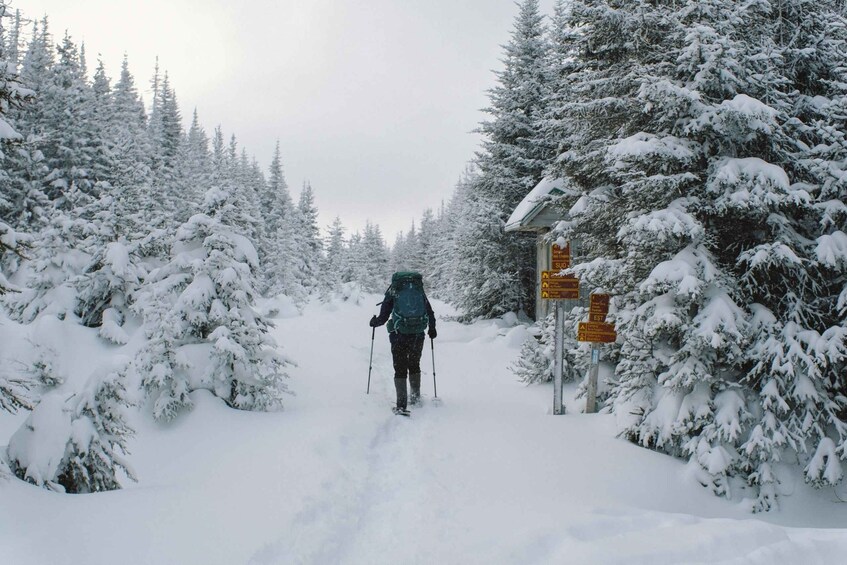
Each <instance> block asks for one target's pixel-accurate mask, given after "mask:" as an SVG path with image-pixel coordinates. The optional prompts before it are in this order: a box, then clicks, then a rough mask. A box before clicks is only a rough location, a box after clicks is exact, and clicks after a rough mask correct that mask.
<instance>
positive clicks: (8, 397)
mask: <svg viewBox="0 0 847 565" xmlns="http://www.w3.org/2000/svg"><path fill="white" fill-rule="evenodd" d="M2 7H3V5H2V4H0V9H2ZM29 241H30V238H29V236H27V235H25V234H21V233H18V232H15V231H14V230H13V229H12V228H11V227H10V226H9V225H7V224H4V223H3V222H0V259H2V258H4V257H5V256H6V255H15V256H18V257H20V255H21V254H22V253H24V252H25V251H26V250H27V249H28V245H29ZM5 262H6V261H5V260H4V261H3V263H5ZM15 292H18V290H17V289H15V288H13V287H12V285H10V284H9V282H8V281H7V280H6V277H5V276H4V275H3V272H2V271H0V296H3V295H5V294H7V293H15ZM4 369H5V368H4ZM32 385H33V383H32V381H30V380H28V379H22V378H19V377H16V376H12V375H7V374H5V371H4V370H3V369H0V410H4V411H6V412H16V411H17V410H18V408H27V409H29V408H31V407H32V406H31V403H30V399H29V395H28V393H29V390H30V389H31V388H32Z"/></svg>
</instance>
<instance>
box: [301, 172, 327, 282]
mask: <svg viewBox="0 0 847 565" xmlns="http://www.w3.org/2000/svg"><path fill="white" fill-rule="evenodd" d="M297 210H298V212H299V215H298V219H299V225H298V252H299V255H300V257H301V258H302V263H301V269H302V270H300V272H299V273H297V274H296V276H297V277H298V279H299V281H300V284H301V285H302V286H303V288H305V289H306V292H312V291H313V290H315V289H318V288H321V286H322V281H321V271H320V268H321V263H323V240H322V239H321V229H320V227H319V226H318V208H317V206H316V204H315V193H314V191H313V190H312V185H311V183H309V182H308V181H307V182H304V183H303V189H302V190H301V191H300V199H299V200H298V201H297Z"/></svg>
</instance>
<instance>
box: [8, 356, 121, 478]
mask: <svg viewBox="0 0 847 565" xmlns="http://www.w3.org/2000/svg"><path fill="white" fill-rule="evenodd" d="M128 361H129V360H128V359H118V360H116V361H115V364H114V366H111V367H107V368H105V369H100V370H98V371H96V372H95V373H94V374H93V375H92V376H91V377H90V378H89V379H88V381H87V382H86V385H85V388H84V389H83V390H82V391H80V392H79V393H77V394H73V395H71V396H70V397H68V396H67V393H66V391H63V390H61V389H58V390H56V391H53V392H51V393H49V394H47V395H45V396H44V398H43V399H42V400H41V402H39V404H38V406H36V407H35V408H34V409H33V411H32V413H31V414H30V415H29V416H28V417H27V419H26V421H25V422H24V424H23V425H22V426H21V427H20V429H18V431H17V432H15V434H14V435H12V437H11V439H10V440H9V447H8V456H9V461H10V462H11V468H12V471H14V473H15V475H17V476H18V478H20V479H22V480H25V481H28V482H31V483H33V484H35V485H38V486H42V487H45V488H49V489H52V490H56V491H60V492H68V493H90V492H102V491H108V490H115V489H119V488H121V485H120V482H119V479H118V473H119V471H122V472H123V473H125V474H126V475H127V476H128V477H129V478H130V479H132V480H136V479H135V474H134V472H133V470H132V467H131V466H130V465H129V463H128V462H127V460H126V459H125V458H124V456H125V455H126V453H127V445H126V442H127V439H128V438H129V437H131V436H132V435H133V433H134V431H133V430H132V428H131V427H130V426H129V424H128V423H127V421H126V409H127V407H129V406H130V402H129V400H128V398H127V392H126V389H125V388H124V382H125V381H126V371H127V370H128V367H129V363H128Z"/></svg>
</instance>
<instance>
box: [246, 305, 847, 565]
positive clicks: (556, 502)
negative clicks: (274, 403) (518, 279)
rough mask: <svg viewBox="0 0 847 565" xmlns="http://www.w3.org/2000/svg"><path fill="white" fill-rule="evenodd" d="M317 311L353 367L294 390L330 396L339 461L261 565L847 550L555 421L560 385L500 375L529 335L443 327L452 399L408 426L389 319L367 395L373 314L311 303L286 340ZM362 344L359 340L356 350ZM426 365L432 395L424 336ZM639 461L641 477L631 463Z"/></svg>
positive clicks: (586, 426)
mask: <svg viewBox="0 0 847 565" xmlns="http://www.w3.org/2000/svg"><path fill="white" fill-rule="evenodd" d="M439 306H440V308H441V309H444V308H445V307H444V306H443V305H436V308H437V309H439ZM312 308H314V307H312ZM357 311H358V312H357ZM442 311H443V310H442ZM359 312H361V313H359ZM320 316H327V318H328V319H327V320H326V321H325V322H324V323H320V322H318V320H317V319H314V320H313V321H312V322H309V324H310V326H316V327H324V328H328V327H333V328H334V331H333V333H332V335H323V336H322V337H321V338H320V339H323V340H324V341H325V342H327V343H335V344H338V345H339V347H338V348H337V350H338V351H337V353H333V354H332V355H331V359H332V361H331V363H332V365H336V366H338V365H340V366H342V367H345V368H347V371H345V374H344V375H343V376H342V377H340V376H339V375H338V373H337V371H334V370H332V369H329V368H328V367H327V366H326V364H327V361H328V359H327V357H330V356H327V357H324V358H321V357H319V356H318V357H315V356H312V357H309V358H308V361H307V357H306V356H305V355H303V356H302V357H303V363H302V364H301V366H300V367H299V368H298V369H297V370H296V371H294V372H293V374H294V375H295V376H296V378H295V382H297V383H298V390H299V389H300V388H302V387H304V385H305V381H306V379H307V377H306V375H309V377H308V379H309V381H310V385H309V388H308V391H306V390H304V392H303V393H302V394H300V395H299V396H298V399H297V404H301V405H302V406H303V408H304V409H305V408H306V407H307V406H309V407H312V408H314V407H315V406H316V405H319V403H318V402H317V401H318V398H317V397H318V396H320V397H322V399H323V400H324V401H325V403H326V404H329V405H331V408H330V410H332V411H333V413H334V415H333V417H332V418H331V419H328V421H326V422H325V424H326V425H327V426H337V427H338V441H337V444H336V445H335V446H334V448H332V449H331V450H330V455H331V456H332V457H337V459H338V461H340V462H342V466H341V467H340V468H339V470H338V473H337V474H336V475H334V476H333V477H332V478H331V479H330V480H329V481H328V482H326V483H324V484H323V485H322V489H321V491H320V492H318V493H316V494H314V495H313V496H312V497H311V498H310V500H309V502H308V504H306V505H305V507H304V508H303V509H301V511H300V512H298V514H297V515H296V516H295V518H294V519H293V520H292V522H291V523H290V524H288V525H287V526H286V527H284V528H282V529H281V532H284V534H283V535H282V537H281V538H280V539H279V540H278V541H277V542H275V543H273V544H270V545H268V546H266V547H265V548H264V549H263V550H262V551H259V552H258V553H256V554H255V555H254V556H253V559H252V560H251V563H255V564H270V563H379V562H391V561H394V560H397V561H399V560H402V561H403V562H408V563H552V562H560V563H564V562H592V563H619V562H622V561H624V560H625V561H627V562H629V563H633V562H634V563H639V562H644V563H682V562H703V563H796V562H797V561H798V560H799V559H801V558H802V559H803V560H804V561H805V562H811V563H814V562H818V561H816V560H817V559H819V560H820V561H819V562H824V560H825V559H826V558H827V556H830V555H834V553H833V551H835V549H836V548H840V549H838V550H839V551H841V550H843V549H844V548H845V547H847V536H845V534H844V533H843V532H841V531H834V532H831V533H821V532H815V536H816V537H815V539H814V541H811V540H805V535H806V533H805V530H790V529H785V528H781V527H778V526H773V525H770V524H766V523H763V522H759V521H754V520H749V518H750V516H749V514H747V513H746V512H744V511H743V510H741V509H740V508H737V507H734V506H732V505H729V504H727V503H726V502H725V501H721V500H719V499H716V498H714V497H712V496H711V495H710V494H708V493H706V492H705V491H703V490H702V489H698V488H697V487H695V486H693V485H692V484H691V481H689V480H688V479H686V478H685V475H684V473H682V472H681V468H682V465H681V464H680V463H678V462H676V461H673V460H671V459H669V458H666V457H661V456H657V455H656V454H653V453H650V452H648V451H645V450H642V449H639V448H636V447H634V446H631V445H628V444H626V443H625V442H622V441H619V440H616V439H614V438H613V432H612V422H611V419H610V418H609V417H603V416H598V417H585V416H577V417H571V418H567V417H565V418H553V417H551V416H550V415H549V410H548V408H547V406H548V404H549V399H548V398H547V397H548V396H549V390H548V389H547V388H545V387H539V388H536V389H527V388H525V387H523V386H522V385H520V384H518V383H516V382H515V381H514V379H513V378H512V377H511V375H509V374H508V372H507V371H505V370H504V367H506V366H507V365H508V364H509V363H510V362H511V360H512V359H513V358H514V357H515V355H516V354H517V351H518V349H517V347H518V346H519V344H520V342H521V340H522V338H523V334H522V329H521V328H517V329H512V330H509V329H499V328H497V326H496V325H494V324H493V323H490V324H488V325H487V326H486V327H482V328H480V327H477V328H469V327H467V326H461V325H459V324H455V323H449V322H448V323H445V322H441V324H440V326H439V338H438V339H437V340H436V363H437V366H436V368H437V373H438V376H439V383H438V385H439V387H438V390H439V393H440V397H441V398H442V399H443V403H442V404H441V405H438V406H435V405H433V404H432V403H431V402H430V403H427V404H425V405H424V406H423V407H422V408H419V409H416V410H414V411H413V415H412V418H411V419H408V420H407V419H404V418H400V417H396V416H393V415H391V414H390V412H389V411H388V407H389V406H390V405H391V404H392V402H393V397H394V392H393V383H392V381H391V379H392V377H393V375H392V370H391V359H390V353H389V346H388V341H387V337H386V335H385V332H384V329H382V328H379V329H378V330H377V332H376V343H375V348H374V370H373V376H372V383H371V394H370V395H369V396H366V395H365V394H364V388H365V386H366V382H367V356H368V353H369V346H370V342H369V341H366V340H367V338H369V337H370V336H369V335H367V334H368V333H369V331H368V329H367V326H366V321H367V319H368V317H369V310H368V308H367V307H364V308H356V307H353V306H350V305H340V306H339V311H336V312H327V311H325V310H323V309H321V308H314V309H313V310H310V311H308V312H307V313H306V316H305V317H304V318H294V319H290V320H285V321H284V322H283V323H282V324H281V326H280V329H279V331H280V332H281V335H280V338H281V341H282V342H285V343H288V344H289V346H290V347H292V350H293V351H304V352H305V351H306V350H308V349H309V348H310V343H313V341H312V340H313V339H315V338H317V336H311V335H309V333H308V331H306V329H305V328H302V329H301V328H297V329H295V328H296V326H297V325H298V324H299V323H302V322H303V320H304V319H310V318H317V317H320ZM286 325H290V326H292V327H291V328H288V331H286V330H287V328H286ZM292 329H293V331H292ZM502 334H505V335H502ZM360 336H362V337H361V342H365V344H364V345H360V341H359V340H360ZM351 338H354V339H355V340H356V341H357V343H356V344H355V345H350V346H349V347H345V346H344V344H345V342H349V340H350V339H351ZM311 347H313V345H311ZM421 367H422V370H423V371H424V375H423V390H424V394H425V395H431V394H432V373H431V351H430V349H429V345H427V348H426V349H425V351H424V356H423V358H422V363H421ZM310 397H311V398H310ZM570 408H571V411H572V412H576V410H577V409H576V407H575V406H571V407H570ZM296 409H297V408H292V410H296ZM598 420H599V421H598ZM598 424H599V425H598ZM598 431H600V432H603V431H606V432H608V433H607V434H606V435H599V434H598ZM604 444H605V445H604ZM604 447H606V448H607V449H604ZM333 452H334V454H333ZM624 455H625V456H628V457H629V459H628V460H626V461H621V457H622V456H624ZM590 458H594V460H593V461H592V460H591V459H590ZM628 465H632V469H633V473H632V474H631V475H627V474H626V473H622V472H621V467H626V466H628ZM651 472H652V473H653V474H652V475H651V474H650V473H651ZM598 487H599V488H598ZM669 512H675V513H669ZM725 517H731V518H735V519H741V520H745V521H743V522H737V521H735V520H729V519H726V518H725ZM710 518H718V519H717V520H715V519H710ZM739 525H742V527H739ZM842 525H847V519H845V520H843V521H842ZM797 532H799V533H797ZM793 533H797V535H793ZM795 538H797V539H795ZM804 540H805V541H804ZM657 542H659V543H658V544H657Z"/></svg>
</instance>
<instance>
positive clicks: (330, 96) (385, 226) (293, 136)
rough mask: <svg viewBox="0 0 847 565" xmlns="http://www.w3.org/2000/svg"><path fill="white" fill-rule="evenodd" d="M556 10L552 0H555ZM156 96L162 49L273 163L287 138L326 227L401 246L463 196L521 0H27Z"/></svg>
mask: <svg viewBox="0 0 847 565" xmlns="http://www.w3.org/2000/svg"><path fill="white" fill-rule="evenodd" d="M541 5H542V9H544V10H545V11H546V12H547V13H550V11H551V5H552V0H546V1H544V0H542V3H541ZM11 7H12V9H15V8H17V9H20V10H21V11H22V12H23V13H24V14H25V15H26V16H29V17H40V16H41V15H43V14H45V13H46V14H47V15H48V18H49V20H50V22H51V28H52V33H53V34H54V36H55V37H56V38H57V40H58V39H59V38H61V36H62V35H63V34H64V31H65V30H67V31H68V32H69V33H70V35H71V36H72V37H73V38H74V40H76V41H77V42H85V46H86V53H87V56H88V63H89V68H90V69H92V71H93V68H94V67H95V65H96V60H97V56H98V54H100V55H101V57H102V59H103V61H104V63H105V65H106V68H107V72H108V74H109V76H110V77H112V79H113V80H114V79H116V78H117V76H118V73H119V71H120V62H121V59H122V57H123V54H124V53H126V54H127V55H128V56H129V63H130V70H131V71H132V73H133V75H134V76H135V79H136V83H137V84H138V85H139V88H142V89H143V90H149V79H150V77H151V75H152V72H153V66H154V61H155V57H156V56H157V55H158V56H159V61H160V67H161V68H162V70H167V71H168V72H169V75H170V79H171V84H172V85H173V86H174V88H175V90H176V93H177V98H178V100H179V104H180V110H181V111H182V114H183V117H184V118H185V119H186V120H190V118H191V113H192V111H193V109H194V108H195V107H196V108H197V109H198V112H199V115H200V120H201V122H202V123H203V125H204V127H205V128H206V131H207V133H209V134H210V133H211V132H212V131H213V129H214V127H215V126H216V125H218V124H220V125H221V126H222V127H223V130H224V134H225V135H226V136H227V137H229V135H230V134H231V133H235V135H236V137H237V138H238V141H239V143H240V145H241V146H243V147H246V149H247V152H248V154H251V155H255V156H256V158H257V159H258V160H259V162H260V163H261V165H262V167H263V168H264V169H265V170H266V171H267V166H268V164H269V163H270V159H271V155H272V153H273V147H274V144H275V142H276V139H277V138H278V139H279V141H280V146H281V151H282V159H283V166H284V168H285V175H286V179H287V181H288V184H289V186H290V188H291V191H292V196H293V197H294V198H295V199H296V198H297V196H298V193H299V189H300V187H301V186H302V183H303V181H304V180H306V179H308V180H310V181H311V183H312V187H313V189H314V190H315V196H316V200H317V205H318V208H319V211H320V214H321V217H320V221H321V223H322V227H326V226H327V225H328V224H329V223H330V222H331V221H332V219H333V218H334V217H335V216H336V215H337V216H340V217H341V219H342V221H343V222H344V225H345V226H346V227H347V228H348V233H349V231H355V230H357V229H361V228H362V227H363V226H364V224H365V221H366V220H371V221H372V222H374V223H376V224H379V225H380V227H381V228H382V230H383V235H384V236H385V238H386V240H387V242H388V243H389V244H391V243H393V241H394V238H395V235H396V233H397V232H398V231H405V230H407V229H408V228H409V226H410V225H411V223H412V221H413V220H416V219H417V218H419V217H420V215H421V213H422V212H423V210H424V209H425V208H434V209H437V208H438V207H439V206H440V204H441V202H442V201H446V200H448V199H449V198H450V195H451V194H452V190H453V186H454V185H455V182H456V181H457V180H458V178H459V176H460V174H461V172H462V170H463V169H464V167H465V163H467V162H468V161H469V160H470V159H471V158H472V157H473V153H474V151H475V150H476V149H477V148H478V145H479V141H480V140H479V137H478V136H477V135H476V134H472V133H471V132H472V130H473V129H475V128H476V126H477V125H478V123H479V122H480V121H481V120H482V119H484V118H485V115H484V114H483V113H482V112H480V111H479V110H480V109H481V108H484V107H485V106H486V105H487V98H486V92H485V91H486V89H488V88H490V87H491V86H493V85H494V81H495V77H494V74H493V73H492V72H491V71H492V70H494V69H499V68H500V67H501V64H500V62H499V59H500V58H501V56H502V47H501V46H502V45H503V44H505V43H506V42H507V41H508V40H509V34H510V32H511V29H512V24H513V20H514V17H515V14H516V13H517V6H516V5H515V4H514V3H513V2H512V0H464V1H462V0H405V1H403V0H369V1H364V0H346V1H341V0H335V1H331V0H299V1H295V0H243V1H242V2H237V1H234V0H226V1H225V0H144V1H143V2H142V1H138V0H74V1H68V0H13V1H12V6H11Z"/></svg>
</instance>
